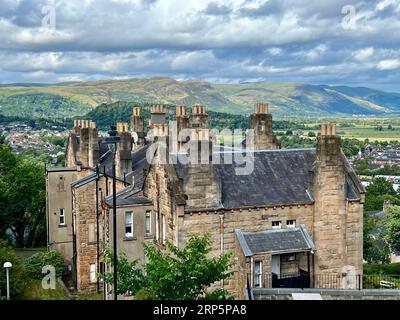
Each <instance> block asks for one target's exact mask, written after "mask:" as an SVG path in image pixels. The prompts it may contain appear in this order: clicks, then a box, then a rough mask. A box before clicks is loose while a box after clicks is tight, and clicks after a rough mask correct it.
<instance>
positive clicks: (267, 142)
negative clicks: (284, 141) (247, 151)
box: [250, 103, 280, 150]
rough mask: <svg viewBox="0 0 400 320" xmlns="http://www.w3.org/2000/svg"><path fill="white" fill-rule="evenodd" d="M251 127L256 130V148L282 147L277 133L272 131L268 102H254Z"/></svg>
mask: <svg viewBox="0 0 400 320" xmlns="http://www.w3.org/2000/svg"><path fill="white" fill-rule="evenodd" d="M250 128H251V129H253V130H254V148H255V149H256V150H270V149H280V144H279V141H278V139H277V138H276V134H275V133H274V132H273V131H272V115H271V114H270V113H269V105H268V103H256V104H254V111H253V114H252V115H251V116H250Z"/></svg>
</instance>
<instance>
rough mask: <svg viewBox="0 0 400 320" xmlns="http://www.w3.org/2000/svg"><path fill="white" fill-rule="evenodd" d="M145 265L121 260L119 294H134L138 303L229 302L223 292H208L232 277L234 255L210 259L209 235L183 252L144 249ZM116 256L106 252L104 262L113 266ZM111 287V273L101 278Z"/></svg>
mask: <svg viewBox="0 0 400 320" xmlns="http://www.w3.org/2000/svg"><path fill="white" fill-rule="evenodd" d="M144 246H145V249H144V250H145V255H146V261H147V262H146V264H145V265H144V266H142V267H139V266H138V263H139V261H138V260H136V261H133V262H129V261H128V260H127V258H126V255H124V254H121V255H120V256H119V259H118V291H117V292H118V294H132V295H134V296H135V298H136V299H138V298H140V299H159V300H197V299H201V298H204V297H213V298H216V299H217V298H220V299H221V298H226V297H227V294H226V292H225V291H223V290H218V291H212V292H208V288H209V287H210V286H211V285H212V284H213V283H215V282H217V281H221V280H225V279H227V278H229V277H230V276H231V275H232V273H231V272H229V271H228V270H229V269H230V267H231V262H230V257H231V254H228V253H227V254H223V255H221V256H219V257H209V254H210V252H211V250H212V247H211V240H210V237H209V235H205V236H203V237H197V236H191V237H190V239H189V240H188V242H187V244H186V246H185V247H184V248H183V249H180V248H177V247H175V246H174V245H173V244H171V243H169V242H167V243H166V246H165V250H163V249H160V248H157V247H155V246H153V245H144ZM112 259H113V253H112V251H111V250H109V249H108V250H107V251H106V254H105V262H106V263H108V264H112ZM102 277H103V278H104V280H105V282H106V283H109V284H112V280H113V275H112V273H104V274H102Z"/></svg>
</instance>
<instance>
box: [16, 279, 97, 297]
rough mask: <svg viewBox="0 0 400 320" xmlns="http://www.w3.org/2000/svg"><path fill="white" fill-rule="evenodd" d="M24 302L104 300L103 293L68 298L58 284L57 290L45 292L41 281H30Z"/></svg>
mask: <svg viewBox="0 0 400 320" xmlns="http://www.w3.org/2000/svg"><path fill="white" fill-rule="evenodd" d="M21 299H22V300H103V294H102V293H90V294H79V295H71V296H68V295H67V294H66V293H65V291H64V289H63V288H62V287H61V285H60V284H59V283H58V282H57V285H56V289H55V290H52V289H49V290H45V289H43V288H42V281H41V280H30V281H29V284H28V285H27V287H26V290H25V292H24V295H23V296H22V297H21Z"/></svg>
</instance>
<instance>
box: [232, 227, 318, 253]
mask: <svg viewBox="0 0 400 320" xmlns="http://www.w3.org/2000/svg"><path fill="white" fill-rule="evenodd" d="M235 234H236V237H237V238H238V240H239V243H240V246H241V247H242V250H243V253H244V255H245V256H246V257H248V256H252V255H254V254H257V253H265V252H271V253H289V252H300V251H310V250H315V245H314V242H313V241H312V239H311V237H310V235H309V234H308V232H307V229H306V227H305V225H300V228H288V229H276V230H274V229H273V230H266V231H260V232H242V231H241V230H239V229H236V230H235Z"/></svg>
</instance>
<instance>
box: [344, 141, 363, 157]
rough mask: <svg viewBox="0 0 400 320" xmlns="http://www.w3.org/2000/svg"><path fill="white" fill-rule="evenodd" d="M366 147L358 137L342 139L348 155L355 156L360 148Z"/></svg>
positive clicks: (345, 152)
mask: <svg viewBox="0 0 400 320" xmlns="http://www.w3.org/2000/svg"><path fill="white" fill-rule="evenodd" d="M364 149H365V144H364V142H362V141H360V140H357V139H342V150H343V153H344V154H345V155H346V156H347V157H350V156H355V155H356V154H358V152H359V151H360V150H364Z"/></svg>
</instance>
